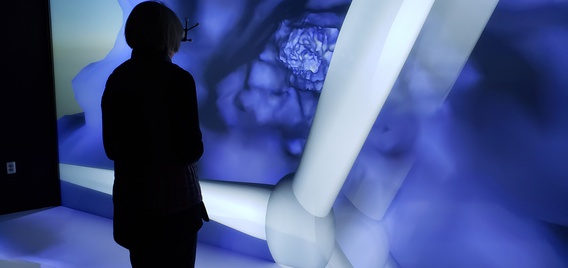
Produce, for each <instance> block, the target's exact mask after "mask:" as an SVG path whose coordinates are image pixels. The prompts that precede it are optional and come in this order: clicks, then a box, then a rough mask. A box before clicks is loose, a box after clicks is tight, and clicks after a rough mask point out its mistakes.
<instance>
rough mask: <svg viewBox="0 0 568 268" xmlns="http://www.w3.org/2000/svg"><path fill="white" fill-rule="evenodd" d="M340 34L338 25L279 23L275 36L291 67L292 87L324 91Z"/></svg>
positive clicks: (286, 64) (287, 65) (285, 59)
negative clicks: (336, 26)
mask: <svg viewBox="0 0 568 268" xmlns="http://www.w3.org/2000/svg"><path fill="white" fill-rule="evenodd" d="M304 22H306V21H304ZM338 35H339V29H337V28H335V27H323V26H318V25H300V26H295V25H292V23H291V22H290V21H283V22H282V23H281V24H280V28H279V29H278V31H277V32H276V35H275V36H276V40H277V45H278V48H279V50H280V51H279V55H278V56H279V59H280V61H281V62H282V63H284V65H285V66H286V67H287V68H288V69H289V70H290V76H289V81H290V84H291V85H292V86H293V87H295V88H297V89H300V90H310V91H316V92H318V93H319V92H321V89H322V87H323V82H324V80H325V76H326V75H327V70H328V68H329V63H330V62H331V57H332V55H333V50H334V49H335V43H336V42H337V36H338Z"/></svg>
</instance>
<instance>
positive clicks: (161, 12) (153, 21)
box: [124, 1, 184, 53]
mask: <svg viewBox="0 0 568 268" xmlns="http://www.w3.org/2000/svg"><path fill="white" fill-rule="evenodd" d="M183 33H184V31H183V26H182V25H181V22H180V20H179V18H178V17H177V15H176V14H175V13H174V12H173V11H172V10H171V9H169V8H168V7H167V6H165V5H164V4H163V3H161V2H158V1H146V2H142V3H140V4H138V5H136V6H135V7H134V9H132V12H130V15H129V16H128V19H127V20H126V26H125V27H124V37H125V38H126V43H127V44H128V46H130V47H131V48H132V49H144V50H154V51H160V52H166V53H172V52H173V53H176V52H177V51H178V50H179V46H180V42H181V39H182V38H183Z"/></svg>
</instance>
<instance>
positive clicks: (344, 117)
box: [293, 0, 434, 217]
mask: <svg viewBox="0 0 568 268" xmlns="http://www.w3.org/2000/svg"><path fill="white" fill-rule="evenodd" d="M433 2H434V1H433V0H388V1H377V0H355V1H353V2H352V3H351V7H350V8H349V11H348V13H347V16H346V18H345V21H344V23H343V26H342V29H341V32H340V34H339V38H338V41H337V45H336V48H335V51H334V55H333V58H332V61H331V64H330V67H329V71H328V75H327V78H326V81H325V84H324V87H323V91H322V94H321V97H320V100H319V102H318V108H317V111H316V115H315V117H314V122H313V124H312V127H311V130H310V135H309V138H308V142H307V144H306V149H305V151H304V154H303V156H302V161H301V164H300V166H299V168H298V171H297V173H296V177H295V178H294V182H293V189H294V193H295V194H296V196H297V198H298V200H299V202H300V203H301V204H302V206H304V208H305V209H306V210H307V211H309V212H310V213H312V214H313V215H315V216H318V217H323V216H325V215H327V214H328V213H329V211H330V209H331V207H332V205H333V203H334V202H335V199H336V197H337V195H338V193H339V190H340V189H341V187H342V186H343V183H344V182H345V179H346V178H347V175H348V173H349V171H350V170H351V166H352V165H353V162H354V161H355V158H356V157H357V155H358V154H359V151H360V150H361V147H362V145H363V143H364V141H365V140H366V138H367V135H368V134H369V131H370V129H371V127H372V125H373V123H374V122H375V119H376V118H377V115H378V114H379V112H380V110H381V108H382V106H383V104H384V102H385V100H386V98H387V97H388V95H389V93H390V90H391V88H392V86H393V84H394V82H395V81H396V79H397V77H398V74H399V73H400V70H401V69H402V66H403V65H404V62H405V61H406V59H407V57H408V54H409V53H410V50H411V49H412V46H413V45H414V42H415V41H416V38H417V36H418V34H419V33H420V30H421V29H422V26H423V24H424V21H425V20H426V17H427V16H428V14H429V12H430V9H431V7H432V4H433Z"/></svg>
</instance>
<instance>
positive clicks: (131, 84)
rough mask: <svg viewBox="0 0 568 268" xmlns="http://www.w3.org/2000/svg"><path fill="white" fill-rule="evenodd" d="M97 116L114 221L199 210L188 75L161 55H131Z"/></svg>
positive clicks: (198, 150) (198, 149) (197, 141)
mask: <svg viewBox="0 0 568 268" xmlns="http://www.w3.org/2000/svg"><path fill="white" fill-rule="evenodd" d="M101 108H102V116H103V142H104V148H105V151H106V154H107V156H108V158H110V159H111V160H114V164H115V169H114V171H115V181H114V188H113V202H114V205H115V215H116V211H117V209H118V210H119V211H141V212H143V213H146V214H147V215H161V214H163V215H165V214H171V213H176V212H179V211H182V210H186V209H189V208H192V207H195V206H196V205H198V204H200V203H201V204H202V199H201V190H200V187H199V182H198V176H197V171H196V165H195V162H196V161H198V160H199V158H200V157H201V155H202V154H203V143H202V136H201V131H200V128H199V119H198V110H197V97H196V87H195V81H194V79H193V77H192V76H191V74H190V73H188V72H187V71H185V70H183V69H182V68H180V67H179V66H177V65H175V64H173V63H172V62H171V59H170V58H169V57H168V55H166V54H165V53H153V52H147V51H136V50H135V51H133V52H132V57H131V58H130V59H129V60H127V61H126V62H124V63H123V64H121V65H120V66H119V67H118V68H116V69H115V70H114V72H113V73H112V74H111V75H110V76H109V78H108V81H107V83H106V88H105V91H104V94H103V97H102V101H101Z"/></svg>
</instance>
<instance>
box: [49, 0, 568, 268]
mask: <svg viewBox="0 0 568 268" xmlns="http://www.w3.org/2000/svg"><path fill="white" fill-rule="evenodd" d="M138 2H140V1H127V0H117V1H116V0H104V1H96V2H95V1H87V0H81V1H77V0H51V1H50V3H51V15H52V34H53V50H54V65H55V78H56V91H57V111H58V128H59V153H60V162H61V178H62V180H64V181H66V182H69V183H73V184H76V185H79V186H81V187H86V188H90V189H93V190H96V191H99V192H101V193H105V194H110V189H111V187H112V171H111V170H112V167H113V166H112V162H111V161H109V160H108V159H107V158H106V156H105V155H104V151H103V148H102V140H101V129H100V127H101V118H100V97H101V95H102V92H103V90H104V83H105V82H106V79H107V77H108V75H109V74H110V73H111V72H112V70H113V69H114V68H115V67H116V66H118V65H119V64H120V63H122V62H123V61H124V60H126V59H128V58H129V56H130V49H129V48H128V46H127V45H126V43H125V41H124V38H123V29H122V25H123V22H124V21H125V20H126V17H127V16H128V14H129V13H130V10H132V8H133V7H134V6H135V5H136V4H137V3H138ZM164 2H165V3H166V4H167V5H168V6H169V7H170V8H172V9H173V10H174V11H175V12H176V13H177V14H178V16H179V17H180V18H182V19H183V18H185V17H187V18H189V23H190V25H192V24H194V23H196V22H199V23H200V26H199V27H197V28H195V29H194V30H192V31H190V32H189V38H192V39H193V42H192V43H183V44H182V47H181V49H180V52H179V53H178V54H176V56H175V57H174V58H173V61H174V63H176V64H178V65H180V66H181V67H182V68H184V69H186V70H188V71H189V72H191V73H192V74H193V75H194V77H195V79H196V81H197V85H198V99H199V107H200V119H201V124H202V131H203V134H204V144H205V154H204V155H203V158H202V159H201V160H200V162H199V168H200V175H201V177H202V178H203V179H204V180H206V181H208V182H207V183H209V182H210V181H213V182H215V181H219V182H220V181H222V182H235V183H247V185H248V184H254V185H266V186H267V187H269V186H272V185H276V184H278V182H279V181H280V180H281V179H282V178H283V177H285V176H286V175H288V174H293V173H295V172H296V170H297V169H298V165H299V164H300V162H301V161H302V156H303V153H304V150H305V149H306V147H305V145H306V141H307V140H308V135H309V133H310V128H311V126H312V123H313V121H314V116H315V111H316V108H317V107H318V101H319V99H320V96H321V94H322V90H325V89H327V87H328V85H327V84H325V86H324V81H325V79H326V75H327V73H328V70H329V68H330V65H331V64H332V57H333V55H334V52H335V48H336V44H337V43H338V39H340V38H343V36H341V34H340V33H342V32H341V29H342V25H343V22H344V20H345V18H346V15H347V14H348V10H349V9H350V6H351V4H352V3H351V1H349V0H333V1H329V0H328V1H325V0H309V1H308V0H304V1H301V0H297V1H285V0H262V1H253V0H230V1H229V0H226V1H225V0H215V1H212V0H196V1H182V0H179V1H176V0H170V1H164ZM385 2H389V1H385ZM390 2H395V1H390ZM398 2H401V1H398ZM444 2H445V3H450V2H452V1H451V0H446V1H442V0H440V1H435V2H434V8H433V9H432V10H433V11H432V12H431V13H430V17H428V19H427V20H426V22H425V26H427V27H430V28H423V29H422V32H421V34H420V35H419V36H418V38H417V40H416V44H415V45H414V47H413V50H412V51H411V52H410V54H409V56H408V59H407V60H406V61H405V65H404V67H402V70H401V72H400V75H398V76H397V77H398V79H397V80H396V82H395V83H394V85H393V86H392V91H390V94H389V95H388V98H387V99H386V102H385V104H384V106H382V109H381V111H380V114H379V115H378V117H377V118H376V121H375V122H374V124H372V128H371V129H370V133H369V135H368V137H367V138H366V141H365V142H364V145H363V147H362V149H361V151H360V153H359V154H358V156H357V158H356V160H355V161H354V163H353V165H352V168H351V169H350V171H349V173H348V176H347V177H346V178H345V183H344V184H342V188H341V190H340V192H339V193H338V195H337V198H336V201H335V203H334V204H333V216H332V217H333V218H334V224H335V226H334V228H333V229H334V230H335V240H336V241H337V244H338V245H339V247H340V248H341V249H342V251H343V253H344V254H345V256H346V258H347V259H348V260H349V262H350V263H351V264H352V265H353V266H354V267H382V266H385V265H391V266H394V267H396V266H400V267H566V266H568V105H567V103H568V75H566V70H568V51H567V50H566V49H565V47H566V44H568V16H566V14H568V1H565V0H522V1H520V0H501V1H499V3H498V4H497V6H496V7H495V9H494V11H493V12H492V14H491V13H489V15H491V17H490V19H489V21H488V22H487V25H486V27H484V28H483V27H482V28H480V30H481V29H483V32H482V33H481V35H480V36H476V35H475V34H474V37H475V40H476V42H473V45H475V48H473V47H472V48H473V50H472V51H467V50H466V52H464V51H463V50H460V49H461V48H463V45H462V43H460V42H461V40H465V39H467V38H472V37H471V36H468V34H472V33H471V32H468V31H463V32H460V33H455V32H451V31H448V32H444V31H441V32H440V33H438V35H436V36H438V37H440V36H441V37H444V38H447V39H443V38H441V39H442V40H444V42H439V43H436V42H435V40H434V41H432V40H429V39H428V37H429V36H428V33H430V32H429V30H430V31H431V29H446V28H445V26H444V25H443V23H446V22H448V21H450V22H451V21H453V20H456V21H459V19H460V18H461V17H464V16H466V15H467V14H465V13H464V14H453V15H452V14H450V15H447V14H446V17H436V16H434V15H436V14H444V13H443V10H442V11H440V9H436V7H439V6H436V5H437V4H438V3H442V4H439V5H443V3H444ZM455 2H456V3H457V2H459V1H457V0H456V1H455ZM434 11H438V12H439V13H434ZM471 12H474V11H471ZM377 14H380V12H379V11H377ZM377 16H378V15H377ZM452 16H453V17H452ZM363 32H364V31H363ZM445 33H448V34H449V33H451V36H450V37H447V36H445V35H444V34H445ZM345 36H347V35H345ZM477 37H479V39H478V40H477ZM437 40H439V39H437ZM448 40H450V41H448ZM469 52H471V53H469ZM343 53H345V51H343ZM353 53H354V54H356V51H353ZM464 53H467V57H466V58H465V59H467V61H466V62H463V64H459V63H458V64H456V63H451V64H450V63H448V62H452V60H453V59H456V58H460V57H463V56H464ZM448 66H450V67H452V69H444V68H446V67H448ZM343 67H344V68H347V69H349V66H343ZM452 73H455V76H454V79H451V77H452V76H451V75H449V76H450V78H447V75H448V74H452ZM448 81H449V84H447V85H446V84H444V83H448ZM441 87H442V88H441ZM344 90H345V91H346V92H347V94H348V93H349V92H350V90H353V89H351V88H347V87H346V88H345V89H344ZM335 105H337V107H338V109H340V108H341V107H340V106H341V103H336V104H335ZM318 117H321V118H325V115H322V114H318ZM351 119H352V120H353V121H357V120H359V118H357V117H353V118H351ZM322 120H323V119H322ZM330 120H333V118H331V119H330ZM317 138H318V137H310V139H317ZM345 139H349V137H348V136H346V137H345ZM338 141H339V142H342V141H341V140H340V139H339V140H338ZM316 154H317V152H316ZM327 164H328V165H329V166H334V165H336V164H337V163H333V162H329V163H327ZM324 181H325V178H324ZM330 183H331V182H330ZM207 193H208V191H207V190H206V191H204V195H205V194H207ZM217 194H218V193H217ZM212 195H213V194H211V195H210V196H212ZM225 197H226V198H227V199H228V200H229V201H230V202H231V203H237V204H238V203H240V202H244V201H243V200H248V199H247V198H248V197H243V199H242V200H239V199H238V195H234V196H233V195H231V194H230V193H229V194H227V195H225ZM249 197H250V196H249ZM205 198H206V201H207V198H208V197H207V196H205ZM209 198H211V199H212V197H209ZM215 198H220V199H222V198H223V196H221V197H215ZM211 203H213V200H212V201H211ZM242 207H243V208H246V207H247V205H246V204H242ZM248 207H249V208H251V209H252V208H254V209H258V208H256V207H255V205H254V204H252V205H251V206H248ZM254 209H253V210H254ZM212 210H215V205H213V204H212ZM223 213H224V212H222V211H220V212H217V211H212V214H213V217H212V218H213V220H216V218H215V216H218V219H219V220H218V221H217V222H221V224H219V223H211V225H212V226H210V227H205V230H204V234H203V235H202V238H201V239H202V240H203V241H207V242H210V243H213V244H217V245H219V246H222V247H226V248H229V249H233V250H238V248H239V247H240V245H254V246H255V247H258V248H259V249H258V250H257V253H256V254H257V255H259V256H260V257H263V258H266V259H273V257H274V256H272V255H274V253H272V254H271V252H270V250H273V248H271V249H270V250H268V249H267V248H268V246H266V245H264V243H266V242H264V240H266V237H263V234H260V235H256V236H255V235H247V234H246V233H247V232H245V231H242V230H239V228H242V229H246V228H247V227H246V226H245V227H238V226H237V227H236V226H233V225H231V224H225V222H224V220H222V218H223V217H222V216H223V215H225V214H223ZM231 213H236V214H240V215H242V217H243V218H247V217H248V216H247V215H249V214H254V211H253V212H251V211H249V210H247V209H242V210H237V211H232V212H231ZM251 217H254V216H251ZM229 221H230V220H229ZM245 225H246V223H245ZM226 226H230V227H226ZM207 228H209V229H207ZM243 233H245V234H243ZM219 234H222V235H219ZM247 241H248V242H247ZM259 245H260V246H259ZM263 245H264V246H263ZM263 247H264V248H265V249H262V248H263ZM275 261H278V260H275Z"/></svg>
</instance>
